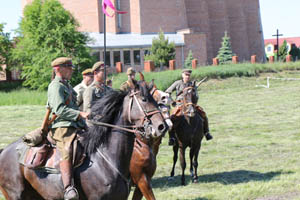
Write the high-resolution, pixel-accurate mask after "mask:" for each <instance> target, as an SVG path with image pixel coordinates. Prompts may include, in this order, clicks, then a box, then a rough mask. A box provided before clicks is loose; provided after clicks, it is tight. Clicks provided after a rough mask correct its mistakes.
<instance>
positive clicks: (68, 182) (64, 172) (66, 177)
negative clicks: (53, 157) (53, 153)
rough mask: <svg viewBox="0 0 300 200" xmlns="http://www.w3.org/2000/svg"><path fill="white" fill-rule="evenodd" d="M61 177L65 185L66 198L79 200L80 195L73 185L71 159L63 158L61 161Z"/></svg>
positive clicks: (67, 199) (66, 199)
mask: <svg viewBox="0 0 300 200" xmlns="http://www.w3.org/2000/svg"><path fill="white" fill-rule="evenodd" d="M59 167H60V172H61V178H62V182H63V185H64V199H65V200H78V199H79V195H78V192H77V190H76V188H75V187H74V185H73V179H72V164H71V161H69V160H63V161H61V162H60V163H59Z"/></svg>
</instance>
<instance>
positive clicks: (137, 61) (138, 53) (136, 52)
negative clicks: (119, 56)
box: [133, 50, 141, 65]
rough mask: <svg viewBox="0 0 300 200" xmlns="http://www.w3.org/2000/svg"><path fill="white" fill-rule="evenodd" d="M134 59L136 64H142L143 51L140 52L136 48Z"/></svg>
mask: <svg viewBox="0 0 300 200" xmlns="http://www.w3.org/2000/svg"><path fill="white" fill-rule="evenodd" d="M133 59H134V64H135V65H140V64H141V52H140V50H134V51H133Z"/></svg>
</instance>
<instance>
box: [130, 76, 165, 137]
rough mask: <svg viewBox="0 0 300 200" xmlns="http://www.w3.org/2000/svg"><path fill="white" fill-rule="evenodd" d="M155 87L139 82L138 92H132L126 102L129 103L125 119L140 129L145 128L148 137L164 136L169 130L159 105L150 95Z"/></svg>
mask: <svg viewBox="0 0 300 200" xmlns="http://www.w3.org/2000/svg"><path fill="white" fill-rule="evenodd" d="M152 87H153V86H151V84H150V85H147V84H146V82H145V81H143V80H142V81H139V82H138V88H139V89H138V91H131V92H130V93H129V95H128V96H127V97H126V98H125V100H124V101H127V102H128V104H125V105H127V108H125V109H127V112H124V115H125V118H126V119H127V120H128V121H129V122H130V123H131V124H135V125H136V126H137V127H139V128H141V127H142V128H143V130H144V132H145V134H146V136H147V137H159V136H163V135H164V134H165V132H166V131H167V130H168V125H167V124H166V123H165V120H164V117H163V115H162V113H161V111H160V109H159V107H158V104H157V103H156V101H155V100H154V99H153V97H152V95H151V94H150V90H151V89H152Z"/></svg>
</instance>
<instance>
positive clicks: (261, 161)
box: [0, 71, 300, 200]
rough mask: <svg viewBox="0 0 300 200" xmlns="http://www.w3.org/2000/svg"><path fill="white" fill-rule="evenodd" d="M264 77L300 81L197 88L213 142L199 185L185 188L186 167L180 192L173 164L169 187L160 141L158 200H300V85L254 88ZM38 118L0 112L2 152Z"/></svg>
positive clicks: (227, 82)
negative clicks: (172, 174) (268, 80)
mask: <svg viewBox="0 0 300 200" xmlns="http://www.w3.org/2000/svg"><path fill="white" fill-rule="evenodd" d="M267 76H272V77H294V78H300V71H283V72H280V73H276V74H274V73H266V74H261V75H260V76H255V77H232V78H227V79H224V80H220V79H210V80H209V81H207V82H205V83H203V85H201V87H200V90H199V96H200V99H199V104H200V105H201V106H202V107H203V108H204V109H205V111H206V112H207V114H208V117H209V120H210V127H211V133H212V134H213V136H214V139H213V140H212V141H209V142H208V141H205V140H204V141H203V142H202V149H201V151H200V154H199V159H198V161H199V168H198V175H199V183H197V184H193V183H191V179H190V177H189V170H188V169H189V160H188V159H187V169H186V171H185V172H186V182H187V185H186V186H180V171H181V170H180V166H179V162H177V166H176V171H175V179H174V181H168V180H167V178H168V176H169V173H170V170H171V166H172V156H173V153H172V149H171V148H170V147H169V146H167V140H168V138H167V137H166V138H164V140H163V143H162V145H161V147H160V152H159V154H158V161H157V170H156V174H155V176H154V178H153V188H154V193H155V195H156V198H157V199H158V200H160V199H164V200H231V199H234V200H248V199H251V200H252V199H258V200H267V199H289V200H290V199H300V198H299V196H300V123H299V121H300V87H299V86H300V81H280V80H271V81H270V88H268V89H267V88H262V87H255V85H262V84H264V85H265V84H266V77H267ZM44 111H45V107H44V106H0V117H1V120H0V127H1V129H0V136H1V140H0V148H2V147H4V146H6V145H7V144H8V143H10V142H12V141H14V140H16V139H17V138H18V137H20V136H21V135H23V134H24V133H26V132H28V131H30V130H33V129H34V128H36V127H39V126H40V124H41V122H42V118H43V115H44ZM186 155H187V158H188V152H186ZM131 196H132V193H131ZM131 196H130V198H129V199H131Z"/></svg>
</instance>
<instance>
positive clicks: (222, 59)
mask: <svg viewBox="0 0 300 200" xmlns="http://www.w3.org/2000/svg"><path fill="white" fill-rule="evenodd" d="M222 40H223V41H222V46H221V48H220V49H219V52H218V56H217V58H218V59H219V63H220V64H225V63H228V62H231V61H232V56H234V54H233V53H232V49H231V43H230V37H229V36H228V34H227V31H225V34H224V37H223V38H222Z"/></svg>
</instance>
